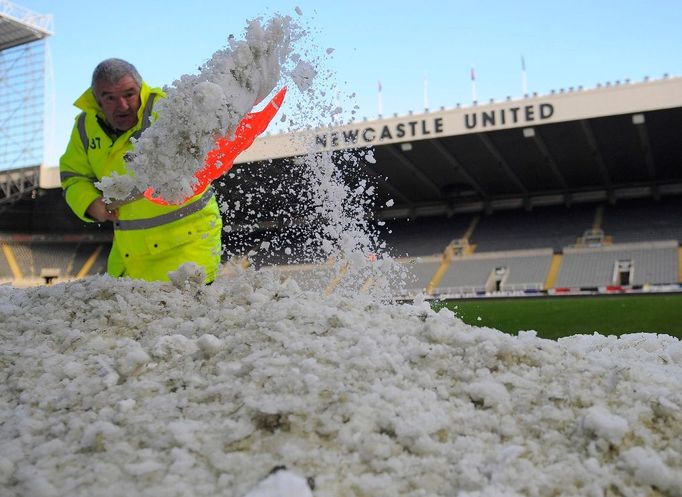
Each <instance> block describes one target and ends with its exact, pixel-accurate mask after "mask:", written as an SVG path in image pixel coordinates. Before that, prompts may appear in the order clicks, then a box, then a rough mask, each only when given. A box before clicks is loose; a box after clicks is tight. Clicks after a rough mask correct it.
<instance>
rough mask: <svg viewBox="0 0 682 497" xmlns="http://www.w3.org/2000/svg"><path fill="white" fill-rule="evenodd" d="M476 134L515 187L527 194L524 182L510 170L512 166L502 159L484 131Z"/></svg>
mask: <svg viewBox="0 0 682 497" xmlns="http://www.w3.org/2000/svg"><path fill="white" fill-rule="evenodd" d="M477 136H478V137H479V139H480V140H481V142H483V145H484V146H485V148H486V149H488V152H490V154H491V155H492V156H493V157H494V158H495V160H496V161H497V164H498V165H499V166H500V167H501V168H502V170H503V171H504V172H505V173H506V174H507V176H509V178H510V179H511V180H512V182H513V183H514V184H515V185H516V187H517V188H518V189H519V190H520V191H521V192H522V193H523V194H524V195H527V194H528V189H527V188H526V187H525V186H524V184H523V183H522V182H521V180H520V179H519V177H518V176H517V175H516V173H515V172H514V171H513V170H512V168H511V167H510V166H509V164H507V161H506V160H504V157H502V154H501V153H500V151H499V150H497V147H496V146H495V145H493V142H492V141H490V138H488V136H487V135H486V134H485V133H478V134H477Z"/></svg>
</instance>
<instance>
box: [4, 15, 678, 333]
mask: <svg viewBox="0 0 682 497" xmlns="http://www.w3.org/2000/svg"><path fill="white" fill-rule="evenodd" d="M11 14H13V13H11V12H10V13H8V14H6V15H5V14H3V18H2V20H3V24H2V30H3V31H2V42H1V43H2V44H1V45H0V50H1V52H0V53H1V54H2V58H1V59H0V60H2V63H3V67H4V69H3V70H4V71H6V72H7V73H8V74H9V78H8V80H9V81H12V84H11V85H6V86H3V89H2V92H3V95H1V96H0V102H2V108H3V115H12V114H13V113H16V112H17V108H14V107H13V106H15V107H17V106H18V104H17V102H22V101H23V100H24V99H23V97H24V95H25V94H27V93H28V92H29V91H30V92H31V95H32V97H33V96H35V95H36V92H35V91H33V89H34V88H36V87H40V85H41V84H42V78H43V77H44V76H43V74H44V67H43V65H44V63H45V54H44V48H43V44H44V40H45V39H46V38H47V37H48V36H49V34H50V28H49V24H46V23H45V20H44V19H41V18H38V20H37V21H36V17H35V16H30V17H29V18H28V21H26V20H25V21H21V19H20V17H21V16H20V15H18V14H17V15H11ZM48 22H49V19H48ZM43 98H44V97H43V95H40V92H38V96H36V97H35V99H33V98H32V100H31V101H32V102H34V104H35V105H31V106H28V107H24V108H22V109H21V112H24V113H26V114H27V115H26V117H25V119H22V120H20V122H21V123H22V124H21V125H19V126H16V125H14V124H10V122H16V121H15V120H11V121H10V120H6V121H5V122H4V123H3V124H2V126H3V128H5V129H3V132H4V135H3V136H5V137H7V142H6V143H5V144H3V146H2V154H3V155H2V164H1V165H0V167H1V168H2V171H3V172H2V173H0V183H1V185H0V186H1V189H0V190H1V191H0V243H1V244H2V253H1V254H0V283H9V284H12V285H15V286H29V285H36V284H46V283H47V284H49V283H55V282H60V281H68V280H72V279H77V278H82V277H85V276H87V275H92V274H98V273H102V272H104V270H105V266H106V255H107V253H108V245H109V243H110V242H111V233H110V231H109V230H108V229H107V227H106V226H97V225H87V226H86V225H83V224H82V223H80V222H79V221H78V220H77V219H76V218H75V217H74V216H73V215H72V214H71V213H70V211H69V210H68V208H67V207H66V205H65V203H64V201H63V199H62V194H61V191H60V188H59V185H58V181H57V180H56V177H57V174H56V171H55V168H46V167H45V166H44V165H43V164H42V163H41V160H42V158H41V155H40V147H41V146H42V132H43V129H42V118H41V112H42V99H43ZM27 122H28V123H34V124H32V125H27V124H25V123H27ZM31 126H32V127H31ZM681 128H682V78H677V77H669V76H667V75H664V76H663V77H662V78H660V79H646V80H644V81H636V82H635V81H629V80H624V81H615V82H610V83H606V84H603V85H598V86H597V87H596V88H582V87H569V88H566V89H559V90H556V91H552V92H551V93H549V94H546V95H538V94H529V95H525V96H524V97H523V98H522V99H517V100H513V99H511V98H507V99H504V100H502V101H490V102H474V103H473V104H472V105H467V106H460V105H457V106H456V107H454V108H440V109H425V110H424V112H422V113H419V114H409V115H403V116H399V115H394V116H390V117H388V116H382V117H380V118H379V119H377V120H364V121H360V122H353V123H350V124H346V125H339V126H330V127H327V128H321V129H316V130H314V131H313V132H312V133H311V132H308V131H306V132H300V133H283V134H274V135H268V136H264V137H262V138H259V139H258V140H257V141H256V143H255V144H254V145H253V146H252V147H251V148H250V149H249V150H247V151H246V152H245V153H243V154H242V155H241V156H240V157H239V158H238V161H237V165H236V170H237V171H238V173H239V174H237V175H231V177H230V178H225V179H224V180H221V181H218V182H216V184H215V187H216V189H217V191H218V194H219V197H220V198H222V199H224V201H225V202H227V203H228V204H230V205H231V204H233V203H234V202H238V201H239V196H240V195H241V194H240V193H239V192H243V191H249V189H253V188H255V187H256V186H257V185H258V184H259V183H262V182H263V178H267V181H269V182H275V183H276V182H278V181H286V180H287V179H286V178H285V176H286V173H287V172H288V171H290V170H291V164H294V163H296V161H297V159H298V158H300V157H302V156H304V155H305V154H307V153H309V152H310V150H318V151H324V152H332V153H333V156H334V157H335V158H336V159H337V160H339V161H342V160H343V155H344V153H348V152H350V153H353V154H358V153H360V154H364V153H365V151H366V150H371V151H372V154H373V160H372V161H371V162H370V161H361V168H362V171H358V174H359V175H362V176H363V177H367V178H370V181H371V182H372V183H373V184H374V185H375V187H376V191H377V201H376V203H375V207H374V209H373V212H372V213H371V218H372V223H374V226H375V228H376V229H377V230H378V231H379V232H380V233H381V237H382V240H383V241H384V242H385V245H386V249H385V250H386V252H387V253H388V254H389V255H391V256H392V257H395V258H396V259H397V260H398V261H400V262H401V263H402V264H404V265H405V267H406V268H408V270H409V273H410V274H411V278H409V283H408V286H407V287H406V288H404V289H403V290H402V291H401V292H400V294H398V295H395V297H396V298H399V299H411V298H413V297H414V296H415V295H418V294H425V295H426V296H427V298H433V299H441V300H453V299H457V300H467V299H482V298H495V297H497V298H499V297H556V296H576V295H607V294H644V293H646V294H653V293H656V294H661V293H667V294H674V293H675V292H679V291H680V289H681V286H680V285H681V282H682V263H681V261H682V248H680V240H682V170H681V169H680V167H679V165H680V164H681V163H682V150H681V149H680V147H679V143H680V140H679V136H680V135H679V133H680V131H679V130H680V129H681ZM4 140H5V139H3V141H4ZM270 202H271V204H268V200H267V197H266V199H265V201H264V202H262V203H261V204H260V208H261V211H260V212H259V216H258V220H257V221H253V219H248V216H247V215H246V214H243V215H242V213H239V212H236V213H231V217H230V218H229V219H226V223H227V224H228V225H229V228H230V232H231V235H230V236H227V235H226V236H225V240H224V242H225V247H226V250H225V259H226V260H227V258H228V257H229V258H233V259H235V260H238V261H240V263H241V264H244V265H252V266H255V267H257V268H263V267H267V268H269V269H273V270H276V271H281V272H283V273H284V274H286V275H292V274H293V275H296V277H297V279H299V280H300V281H305V280H306V275H307V274H308V273H311V274H312V272H315V271H317V270H319V269H320V268H321V267H324V265H325V261H320V260H314V259H310V260H305V259H304V258H302V257H291V256H285V255H284V254H271V253H270V254H262V253H259V250H258V247H259V246H261V245H262V243H263V242H264V241H266V242H267V240H268V239H269V238H271V237H272V236H273V235H274V234H275V233H277V234H278V235H279V236H285V235H283V233H284V234H286V231H287V229H290V227H291V226H292V225H295V224H296V222H297V221H296V213H293V212H292V213H291V214H290V216H288V218H287V219H283V218H282V216H276V217H271V218H269V217H268V215H267V213H272V212H281V208H280V206H281V204H282V203H284V204H291V205H295V204H296V196H295V194H292V196H291V198H289V199H287V198H276V197H272V198H271V199H270ZM292 236H294V235H293V234H292ZM249 254H250V255H249ZM332 277H334V275H331V276H330V278H332ZM671 325H672V323H671Z"/></svg>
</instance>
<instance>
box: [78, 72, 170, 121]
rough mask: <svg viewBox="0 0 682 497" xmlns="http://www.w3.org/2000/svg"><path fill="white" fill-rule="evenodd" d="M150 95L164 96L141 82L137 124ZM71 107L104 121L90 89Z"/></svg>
mask: <svg viewBox="0 0 682 497" xmlns="http://www.w3.org/2000/svg"><path fill="white" fill-rule="evenodd" d="M152 93H155V94H156V95H157V96H161V97H165V96H166V95H165V93H164V92H163V90H161V88H152V87H150V86H149V85H148V84H147V83H145V82H144V81H142V84H141V85H140V108H139V109H138V111H137V117H138V122H140V120H141V119H142V113H143V112H144V106H145V104H146V103H147V99H149V95H151V94H152ZM73 105H75V106H76V107H78V108H79V109H81V110H84V111H86V112H94V113H96V114H97V115H98V116H99V117H101V118H102V119H104V112H102V109H101V107H100V106H99V104H98V103H97V100H95V94H94V93H93V92H92V88H88V89H87V90H85V91H84V92H83V94H82V95H81V96H80V97H78V99H77V100H76V101H75V102H74V103H73Z"/></svg>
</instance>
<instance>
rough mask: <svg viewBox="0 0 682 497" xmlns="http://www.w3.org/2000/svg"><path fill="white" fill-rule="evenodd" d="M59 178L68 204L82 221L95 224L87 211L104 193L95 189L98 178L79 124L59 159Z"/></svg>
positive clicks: (72, 132) (75, 126)
mask: <svg viewBox="0 0 682 497" xmlns="http://www.w3.org/2000/svg"><path fill="white" fill-rule="evenodd" d="M59 176H60V179H61V183H62V189H63V190H64V197H65V198H66V203H67V204H68V205H69V207H70V208H71V210H72V211H73V212H74V213H75V214H76V216H78V217H79V218H80V219H82V220H83V221H86V222H94V219H92V218H91V217H90V216H88V214H87V213H86V210H87V209H88V207H89V206H90V204H91V203H92V202H93V201H94V200H96V199H97V198H98V197H101V196H102V193H101V192H100V191H99V190H98V189H97V188H96V187H95V185H94V183H95V181H97V177H96V176H95V173H94V171H93V169H92V166H91V165H90V161H89V160H88V155H87V152H86V150H85V149H84V147H83V142H82V141H81V138H80V134H79V133H78V126H77V124H75V125H74V127H73V130H72V131H71V138H70V139H69V144H68V145H67V147H66V152H64V155H62V157H61V159H59Z"/></svg>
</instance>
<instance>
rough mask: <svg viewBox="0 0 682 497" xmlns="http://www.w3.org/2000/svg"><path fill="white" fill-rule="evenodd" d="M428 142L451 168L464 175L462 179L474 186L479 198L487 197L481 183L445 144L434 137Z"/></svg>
mask: <svg viewBox="0 0 682 497" xmlns="http://www.w3.org/2000/svg"><path fill="white" fill-rule="evenodd" d="M428 143H429V144H430V145H433V147H434V148H435V149H436V150H437V151H438V153H440V154H441V155H442V156H443V158H445V160H446V161H447V162H448V163H449V164H450V165H451V166H452V167H453V169H456V170H457V172H459V173H460V174H461V175H462V176H464V179H466V180H467V181H468V182H469V183H470V184H471V186H473V187H474V189H475V190H476V192H477V193H478V194H479V195H480V196H481V198H484V199H485V198H488V194H486V193H485V191H483V188H481V185H480V184H479V183H478V181H476V180H475V179H474V177H473V176H471V174H469V172H468V171H467V170H466V168H465V167H464V164H462V163H461V162H460V161H459V160H458V159H457V158H456V157H455V156H454V155H452V153H451V152H450V151H449V150H448V149H446V148H445V146H444V145H443V144H442V143H441V142H440V140H439V139H438V138H434V139H433V140H429V141H428Z"/></svg>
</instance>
